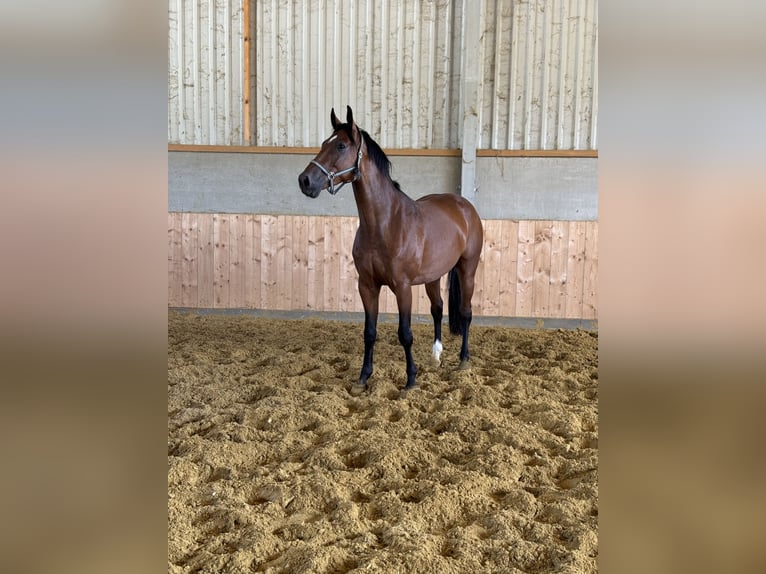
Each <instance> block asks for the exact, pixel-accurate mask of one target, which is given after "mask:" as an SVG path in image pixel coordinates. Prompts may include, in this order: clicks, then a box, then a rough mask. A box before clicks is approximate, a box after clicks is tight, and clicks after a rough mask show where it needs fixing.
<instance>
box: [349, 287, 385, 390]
mask: <svg viewBox="0 0 766 574" xmlns="http://www.w3.org/2000/svg"><path fill="white" fill-rule="evenodd" d="M359 295H361V297H362V305H363V306H364V360H363V362H362V372H361V373H360V374H359V382H357V383H354V385H353V386H352V387H351V394H352V395H359V394H361V393H363V392H364V391H365V390H366V389H367V379H369V378H370V377H371V376H372V370H373V369H372V355H373V350H374V349H375V340H376V339H377V336H378V304H379V301H380V285H368V284H366V283H363V282H362V281H360V282H359Z"/></svg>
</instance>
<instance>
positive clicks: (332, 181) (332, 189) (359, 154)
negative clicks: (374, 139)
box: [311, 134, 362, 195]
mask: <svg viewBox="0 0 766 574" xmlns="http://www.w3.org/2000/svg"><path fill="white" fill-rule="evenodd" d="M311 163H313V164H314V165H315V166H317V167H318V168H319V169H321V170H322V173H323V174H325V175H326V176H327V181H328V183H329V184H330V185H329V187H328V188H327V191H329V192H330V194H332V195H335V194H336V193H338V192H339V191H340V188H342V187H343V186H344V185H346V184H347V183H353V182H355V181H356V180H358V179H359V176H360V175H361V172H360V171H359V166H360V165H361V163H362V135H361V134H359V149H357V150H356V163H354V165H352V166H351V167H349V168H346V169H344V170H341V171H339V172H337V173H335V172H334V171H328V170H326V169H325V168H324V166H323V165H322V164H320V163H319V162H318V161H316V160H313V159H312V160H311ZM352 171H353V172H354V179H352V180H351V181H350V182H349V181H342V182H341V184H340V185H339V186H338V187H335V178H336V177H340V176H342V175H346V174H347V173H350V172H352Z"/></svg>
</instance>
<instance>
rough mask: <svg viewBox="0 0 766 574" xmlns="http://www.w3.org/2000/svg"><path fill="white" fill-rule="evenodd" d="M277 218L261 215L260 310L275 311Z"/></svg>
mask: <svg viewBox="0 0 766 574" xmlns="http://www.w3.org/2000/svg"><path fill="white" fill-rule="evenodd" d="M276 245H277V218H276V217H275V216H274V215H261V305H260V306H261V309H276V308H277V307H276V304H277V300H278V297H277V289H276V288H277V278H278V275H277V263H276V251H277V250H276V248H275V246H276Z"/></svg>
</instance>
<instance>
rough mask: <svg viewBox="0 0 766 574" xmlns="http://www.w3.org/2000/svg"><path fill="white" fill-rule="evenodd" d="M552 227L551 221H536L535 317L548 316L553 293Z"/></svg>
mask: <svg viewBox="0 0 766 574" xmlns="http://www.w3.org/2000/svg"><path fill="white" fill-rule="evenodd" d="M551 225H552V222H550V221H535V248H534V250H535V254H534V261H535V263H534V269H535V271H534V279H533V290H534V295H533V299H534V302H533V306H532V314H533V316H534V317H547V316H548V300H549V298H550V292H551Z"/></svg>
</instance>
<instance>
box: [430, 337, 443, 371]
mask: <svg viewBox="0 0 766 574" xmlns="http://www.w3.org/2000/svg"><path fill="white" fill-rule="evenodd" d="M443 350H444V347H443V346H442V342H441V341H440V340H439V339H436V341H434V346H433V348H432V349H431V354H432V355H433V357H434V361H436V364H437V365H441V356H442V351H443Z"/></svg>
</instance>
